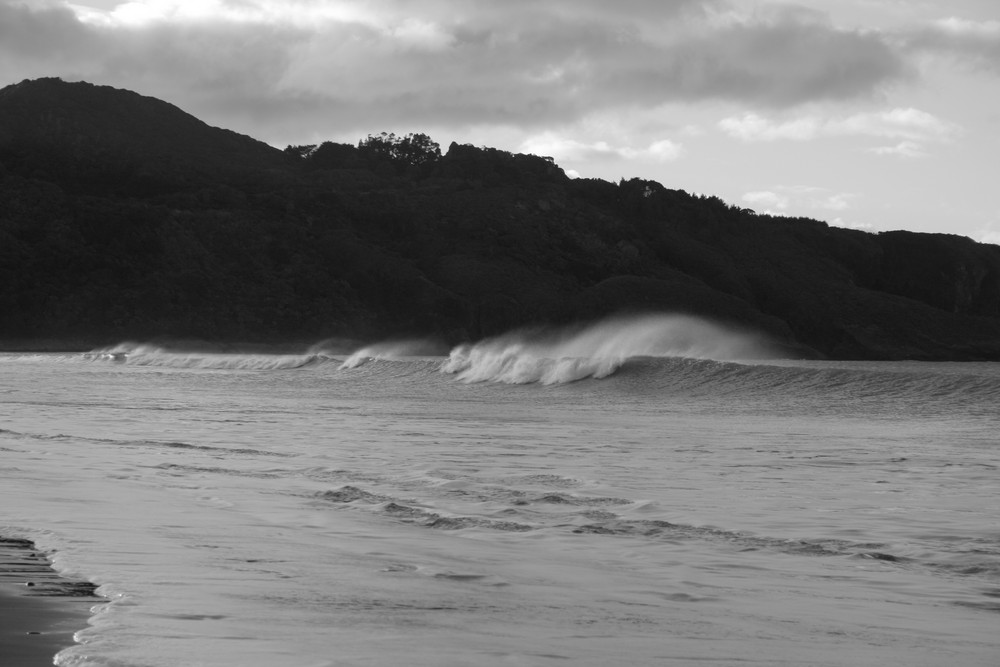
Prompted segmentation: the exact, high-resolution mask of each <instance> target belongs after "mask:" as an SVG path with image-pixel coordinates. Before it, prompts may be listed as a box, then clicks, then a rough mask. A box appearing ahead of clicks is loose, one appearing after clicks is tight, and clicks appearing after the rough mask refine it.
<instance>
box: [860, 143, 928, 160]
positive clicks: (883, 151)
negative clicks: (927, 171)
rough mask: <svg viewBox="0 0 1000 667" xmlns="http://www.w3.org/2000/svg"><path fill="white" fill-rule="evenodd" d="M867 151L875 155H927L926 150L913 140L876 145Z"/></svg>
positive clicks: (911, 156) (913, 156)
mask: <svg viewBox="0 0 1000 667" xmlns="http://www.w3.org/2000/svg"><path fill="white" fill-rule="evenodd" d="M868 152H869V153H874V154H875V155H894V156H897V157H906V158H917V157H927V151H926V150H924V147H923V146H922V145H921V144H918V143H917V142H915V141H900V142H899V143H898V144H896V145H895V146H877V147H875V148H869V149H868Z"/></svg>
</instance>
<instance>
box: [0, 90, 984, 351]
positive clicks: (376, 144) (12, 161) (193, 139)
mask: <svg viewBox="0 0 1000 667" xmlns="http://www.w3.org/2000/svg"><path fill="white" fill-rule="evenodd" d="M635 311H667V312H684V313H690V314H695V315H705V316H709V317H712V318H713V319H716V320H721V321H724V322H728V323H732V324H735V325H738V326H741V327H743V328H749V329H753V330H758V331H762V332H764V333H766V334H768V335H769V336H770V337H771V338H773V339H774V340H776V341H777V342H778V343H779V344H780V345H782V346H784V348H785V350H786V352H787V353H788V354H789V355H793V356H797V355H819V356H828V357H831V358H871V359H896V358H914V359H1000V247H998V246H992V245H984V244H977V243H975V242H973V241H972V240H970V239H967V238H965V237H958V236H950V235H939V234H918V233H912V232H904V231H899V232H889V233H882V234H869V233H866V232H861V231H855V230H846V229H838V228H831V227H829V226H828V225H826V224H825V223H822V222H819V221H815V220H809V219H802V218H797V219H790V218H775V217H770V216H765V215H757V214H755V213H753V212H752V211H748V210H745V209H741V208H739V207H734V206H729V205H727V204H726V203H725V202H723V201H721V200H720V199H718V198H716V197H699V196H693V195H690V194H688V193H685V192H683V191H680V190H671V189H669V188H666V187H664V186H662V185H661V184H659V183H655V182H652V181H645V180H641V179H632V180H623V181H621V182H619V183H609V182H606V181H600V180H593V179H575V180H574V179H570V178H568V177H567V176H566V175H565V174H564V173H563V171H562V170H561V169H560V168H559V167H558V166H557V165H555V164H554V163H553V162H552V160H551V159H548V158H543V157H538V156H531V155H517V154H511V153H508V152H505V151H500V150H497V149H491V148H477V147H473V146H460V145H456V144H452V145H451V146H450V147H449V148H448V149H447V151H445V152H444V153H443V154H442V152H441V151H440V150H439V147H438V146H437V144H435V143H434V142H433V141H432V140H431V139H430V138H429V137H426V136H424V135H409V136H407V137H396V136H394V135H377V136H370V137H369V138H368V139H366V140H363V141H362V142H361V143H360V144H359V145H358V146H352V145H345V144H335V143H329V142H328V143H324V144H321V145H319V146H297V147H289V148H288V149H286V150H285V151H279V150H276V149H274V148H271V147H269V146H267V145H265V144H263V143H261V142H258V141H256V140H254V139H252V138H249V137H245V136H242V135H238V134H236V133H233V132H230V131H228V130H222V129H217V128H212V127H209V126H208V125H206V124H204V123H202V122H201V121H199V120H197V119H196V118H194V117H192V116H190V115H188V114H186V113H184V112H183V111H181V110H179V109H177V108H176V107H174V106H172V105H170V104H167V103H165V102H162V101H159V100H156V99H152V98H148V97H142V96H140V95H137V94H135V93H132V92H128V91H122V90H116V89H113V88H107V87H99V86H92V85H90V84H86V83H66V82H62V81H60V80H58V79H42V80H36V81H25V82H22V83H20V84H17V85H14V86H9V87H7V88H4V89H2V90H0V341H6V342H7V343H6V344H7V345H8V346H9V345H13V344H18V345H31V344H33V343H32V342H31V341H40V340H48V341H59V342H61V344H63V345H66V344H72V345H90V344H94V343H99V342H115V341H116V340H120V339H126V338H128V339H150V338H160V339H162V338H185V339H200V340H205V341H216V342H221V343H225V342H235V341H241V342H266V343H275V342H290V341H298V342H306V341H315V340H318V339H322V338H327V337H352V338H363V339H371V338H380V337H389V336H404V335H421V336H424V335H426V336H435V337H437V338H439V339H441V340H442V341H444V342H448V343H453V342H459V341H462V340H470V339H478V338H481V337H484V336H489V335H494V334H498V333H502V332H504V331H506V330H509V329H511V328H514V327H519V326H525V325H535V324H546V323H569V322H579V321H586V320H590V319H595V318H598V317H602V316H605V315H609V314H614V313H620V312H635Z"/></svg>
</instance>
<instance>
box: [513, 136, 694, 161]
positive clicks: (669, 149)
mask: <svg viewBox="0 0 1000 667" xmlns="http://www.w3.org/2000/svg"><path fill="white" fill-rule="evenodd" d="M519 150H521V151H523V152H526V153H534V154H536V155H547V156H550V157H554V158H556V160H557V161H560V160H568V161H575V160H592V159H595V158H603V159H608V158H611V159H624V160H650V161H654V162H670V161H673V160H676V159H678V158H680V157H681V155H683V152H684V147H683V146H682V145H681V144H679V143H675V142H673V141H671V140H669V139H661V140H659V141H654V142H653V143H651V144H649V145H647V146H645V147H642V148H636V147H633V146H612V145H611V144H609V143H608V142H607V141H595V142H591V143H587V142H584V141H580V140H577V139H572V138H569V137H565V136H562V135H559V134H556V133H554V132H544V133H542V134H539V135H535V136H533V137H530V138H528V139H527V140H525V141H524V142H523V143H522V144H521V146H520V148H519Z"/></svg>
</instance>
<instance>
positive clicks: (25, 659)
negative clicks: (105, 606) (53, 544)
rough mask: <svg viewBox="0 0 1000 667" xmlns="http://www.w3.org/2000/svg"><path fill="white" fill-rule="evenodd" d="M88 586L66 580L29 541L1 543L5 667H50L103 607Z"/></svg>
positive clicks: (0, 649) (0, 630) (0, 644)
mask: <svg viewBox="0 0 1000 667" xmlns="http://www.w3.org/2000/svg"><path fill="white" fill-rule="evenodd" d="M94 588H95V586H94V585H93V584H91V583H89V582H79V581H72V580H69V579H65V578H63V577H61V576H59V574H57V573H56V572H55V571H54V570H53V569H52V568H51V566H50V563H49V561H48V559H47V558H46V557H45V555H44V554H43V553H41V552H39V551H37V550H36V549H35V545H34V544H32V543H31V542H30V541H28V540H21V539H14V538H5V537H0V656H3V664H4V665H11V666H14V665H16V666H17V667H33V666H34V665H52V664H53V659H54V658H55V655H56V654H57V653H59V651H61V650H63V649H65V648H67V647H69V646H72V645H73V644H74V641H73V634H74V633H75V632H77V631H78V630H82V629H84V628H85V627H87V619H88V618H90V615H91V614H90V609H91V607H93V606H94V605H95V604H97V603H98V602H99V601H100V598H99V597H97V595H96V594H95V593H94Z"/></svg>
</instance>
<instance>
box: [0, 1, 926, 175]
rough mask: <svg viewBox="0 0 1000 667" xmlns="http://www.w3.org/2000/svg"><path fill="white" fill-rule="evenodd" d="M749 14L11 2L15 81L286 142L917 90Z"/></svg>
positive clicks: (881, 42) (817, 26)
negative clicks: (141, 105)
mask: <svg viewBox="0 0 1000 667" xmlns="http://www.w3.org/2000/svg"><path fill="white" fill-rule="evenodd" d="M741 7H742V6H741V5H740V4H738V3H735V2H732V1H727V0H673V1H671V2H662V1H659V0H656V1H654V0H621V1H620V2H616V3H607V2H603V1H599V0H549V1H547V2H544V3H542V2H535V1H533V0H507V1H505V2H503V3H497V2H493V1H492V0H490V1H487V0H468V1H466V2H462V3H455V2H450V1H447V0H367V1H362V0H343V1H341V2H327V1H320V0H282V1H280V2H279V1H278V0H201V1H200V2H183V1H181V0H133V1H132V2H127V3H122V4H121V5H119V6H118V7H117V8H116V9H114V10H113V11H111V12H105V13H101V12H97V11H94V10H91V11H83V10H78V13H75V12H74V10H73V9H71V7H70V6H69V5H66V4H43V5H41V6H35V5H32V6H30V8H29V5H27V4H24V3H21V2H13V0H0V76H3V77H5V78H7V79H8V80H12V79H13V80H16V79H20V78H24V76H40V75H61V76H64V77H65V78H85V79H88V80H92V81H94V82H96V83H105V84H110V85H117V86H121V87H127V88H132V89H135V90H139V91H140V92H143V93H145V94H152V95H156V96H160V97H165V98H167V99H170V100H171V101H173V102H175V103H177V104H180V105H181V106H183V107H185V108H189V109H190V110H192V111H193V112H195V113H199V114H201V113H206V112H207V113H217V114H219V115H227V117H228V115H229V114H235V116H236V117H237V118H243V119H245V121H246V125H254V126H259V127H267V128H268V130H267V131H268V132H270V133H271V134H272V135H285V134H288V133H291V132H294V131H295V128H296V127H298V128H299V130H298V131H299V132H300V133H302V129H301V128H302V126H303V125H306V126H309V127H311V128H320V129H321V128H336V129H337V130H338V131H339V132H346V131H350V130H352V129H357V130H363V131H368V130H373V129H379V128H389V129H393V128H398V127H399V124H401V123H405V124H407V125H408V126H414V125H416V126H427V125H432V124H436V125H448V124H450V125H455V124H463V125H466V126H471V125H493V126H518V127H524V128H542V127H545V126H550V125H552V124H567V123H573V122H576V121H579V120H580V119H581V118H584V117H586V116H587V115H588V114H590V113H593V112H595V111H602V110H614V109H627V108H635V107H639V108H647V109H648V108H653V107H656V106H659V105H662V104H667V103H696V102H700V101H703V100H724V101H735V102H739V103H746V104H753V105H755V106H761V107H765V108H782V107H790V106H795V105H798V104H801V103H805V102H810V101H816V100H831V99H835V100H844V99H858V98H862V99H867V98H870V97H871V96H873V95H877V94H878V93H879V91H881V90H882V89H883V88H884V87H885V86H887V85H890V84H892V83H894V82H898V81H901V80H904V79H906V78H907V77H908V76H910V74H911V73H910V71H909V69H908V66H907V64H906V62H905V59H904V58H903V56H902V55H901V54H900V53H898V52H896V51H895V50H894V47H893V45H892V44H891V43H890V42H889V41H888V39H887V38H886V37H885V36H884V35H882V34H880V33H877V32H872V31H863V30H848V29H843V28H838V27H836V26H834V25H833V24H832V23H831V22H830V21H829V20H828V19H827V18H826V16H825V15H824V14H821V13H818V12H814V11H806V10H801V9H794V8H789V7H771V6H769V5H768V6H766V11H765V10H761V11H758V12H757V13H755V14H747V13H745V12H744V11H743V10H742V9H741ZM264 138H268V137H264ZM643 150H648V148H647V149H643ZM653 152H654V153H657V152H658V153H660V154H662V155H665V156H669V155H671V152H672V149H671V147H670V146H669V145H663V146H661V147H659V149H656V150H653Z"/></svg>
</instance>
